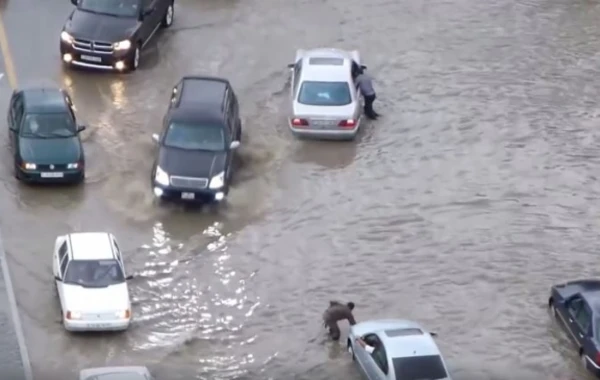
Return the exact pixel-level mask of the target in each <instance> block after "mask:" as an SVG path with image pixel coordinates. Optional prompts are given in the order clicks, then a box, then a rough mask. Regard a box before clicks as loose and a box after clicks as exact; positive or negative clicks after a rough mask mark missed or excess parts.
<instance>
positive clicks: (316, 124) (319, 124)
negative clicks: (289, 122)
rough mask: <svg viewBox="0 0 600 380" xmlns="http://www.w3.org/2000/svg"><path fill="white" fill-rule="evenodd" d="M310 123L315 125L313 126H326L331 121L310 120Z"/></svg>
mask: <svg viewBox="0 0 600 380" xmlns="http://www.w3.org/2000/svg"><path fill="white" fill-rule="evenodd" d="M311 124H312V125H313V126H314V127H315V128H321V129H324V128H327V127H329V126H330V125H331V122H330V121H329V120H313V121H312V122H311Z"/></svg>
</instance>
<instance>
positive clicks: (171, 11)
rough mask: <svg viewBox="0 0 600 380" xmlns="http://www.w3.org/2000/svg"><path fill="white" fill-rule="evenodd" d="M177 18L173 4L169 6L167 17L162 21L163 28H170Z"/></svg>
mask: <svg viewBox="0 0 600 380" xmlns="http://www.w3.org/2000/svg"><path fill="white" fill-rule="evenodd" d="M174 16H175V8H174V7H173V3H171V4H169V7H168V8H167V11H166V12H165V16H164V17H163V20H162V26H163V28H168V27H170V26H171V25H173V17H174Z"/></svg>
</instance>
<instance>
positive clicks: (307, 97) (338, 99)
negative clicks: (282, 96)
mask: <svg viewBox="0 0 600 380" xmlns="http://www.w3.org/2000/svg"><path fill="white" fill-rule="evenodd" d="M298 102H299V103H302V104H306V105H309V106H345V105H348V104H350V103H352V95H350V88H349V86H348V83H346V82H312V81H304V82H302V86H301V87H300V92H299V93H298Z"/></svg>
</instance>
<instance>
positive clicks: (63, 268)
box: [60, 255, 69, 278]
mask: <svg viewBox="0 0 600 380" xmlns="http://www.w3.org/2000/svg"><path fill="white" fill-rule="evenodd" d="M68 264H69V255H65V256H64V257H63V258H62V261H61V262H60V273H61V274H62V275H63V278H64V274H65V273H66V272H67V265H68Z"/></svg>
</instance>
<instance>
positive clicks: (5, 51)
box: [0, 11, 17, 90]
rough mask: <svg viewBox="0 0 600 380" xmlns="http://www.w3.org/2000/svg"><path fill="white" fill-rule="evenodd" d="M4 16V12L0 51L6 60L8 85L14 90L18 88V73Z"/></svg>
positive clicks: (0, 18)
mask: <svg viewBox="0 0 600 380" xmlns="http://www.w3.org/2000/svg"><path fill="white" fill-rule="evenodd" d="M3 16H4V15H3V14H2V11H0V50H1V51H2V58H4V66H5V67H4V68H5V69H6V76H7V77H8V84H10V87H12V88H13V90H14V89H16V88H17V72H16V70H15V65H14V62H13V59H12V54H11V53H10V44H9V43H8V37H7V36H6V29H5V28H4V19H3ZM3 75H4V74H3Z"/></svg>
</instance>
